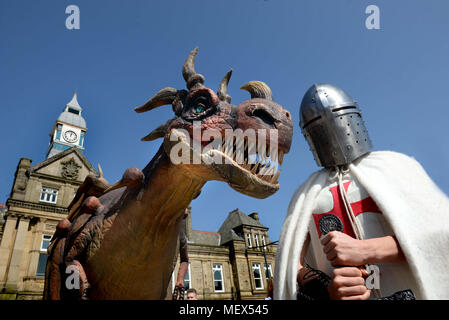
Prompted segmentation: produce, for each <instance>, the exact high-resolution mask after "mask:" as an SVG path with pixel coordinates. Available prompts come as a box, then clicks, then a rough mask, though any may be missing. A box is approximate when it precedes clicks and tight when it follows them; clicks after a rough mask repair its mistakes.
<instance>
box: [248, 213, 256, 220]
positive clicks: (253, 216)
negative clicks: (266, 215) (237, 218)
mask: <svg viewBox="0 0 449 320" xmlns="http://www.w3.org/2000/svg"><path fill="white" fill-rule="evenodd" d="M248 216H250V217H251V218H253V219H254V220H256V221H259V214H258V213H257V212H253V213H250V214H249V215H248Z"/></svg>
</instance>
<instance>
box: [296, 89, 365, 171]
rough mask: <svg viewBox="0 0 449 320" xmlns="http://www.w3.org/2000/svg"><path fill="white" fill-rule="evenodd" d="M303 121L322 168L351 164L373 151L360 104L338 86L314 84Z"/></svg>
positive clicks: (304, 101)
mask: <svg viewBox="0 0 449 320" xmlns="http://www.w3.org/2000/svg"><path fill="white" fill-rule="evenodd" d="M300 118H301V121H300V126H301V129H302V132H303V134H304V136H305V138H306V139H307V142H308V143H309V145H310V148H311V150H312V152H313V155H314V157H315V160H316V162H317V164H318V165H319V166H322V167H334V166H339V165H345V164H349V163H351V162H352V161H354V160H355V159H357V158H358V157H360V156H362V155H364V154H365V153H367V152H369V151H370V150H371V148H372V144H371V140H370V139H369V136H368V132H367V130H366V127H365V124H364V123H363V120H362V114H361V112H360V109H359V108H358V106H357V102H356V101H355V100H354V99H353V98H352V97H351V96H350V95H348V94H347V93H346V92H344V91H343V90H342V89H340V88H338V87H336V86H333V85H331V84H314V85H313V86H312V87H311V88H310V89H309V90H307V92H306V94H305V95H304V97H303V99H302V102H301V110H300Z"/></svg>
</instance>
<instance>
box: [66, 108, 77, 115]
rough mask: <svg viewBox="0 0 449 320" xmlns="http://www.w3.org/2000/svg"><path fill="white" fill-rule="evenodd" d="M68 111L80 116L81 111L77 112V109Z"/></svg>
mask: <svg viewBox="0 0 449 320" xmlns="http://www.w3.org/2000/svg"><path fill="white" fill-rule="evenodd" d="M68 111H69V112H70V113H73V114H80V112H79V110H76V109H73V108H69V110H68Z"/></svg>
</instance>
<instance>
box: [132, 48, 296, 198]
mask: <svg viewBox="0 0 449 320" xmlns="http://www.w3.org/2000/svg"><path fill="white" fill-rule="evenodd" d="M197 52H198V48H195V49H194V50H193V51H192V52H191V53H190V54H189V56H188V57H187V59H186V61H185V63H184V66H183V70H182V74H183V77H184V79H185V81H186V83H187V90H177V89H174V88H164V89H162V90H160V91H159V92H158V93H156V94H155V95H154V96H153V97H152V98H151V99H150V100H148V101H147V102H146V103H145V104H143V105H142V106H140V107H137V108H135V111H136V112H138V113H141V112H146V111H149V110H152V109H154V108H157V107H160V106H163V105H171V106H172V109H173V112H174V114H175V116H174V117H173V118H172V119H170V120H168V121H167V122H166V123H165V124H163V125H161V126H159V127H157V128H156V129H155V130H153V131H152V132H151V133H150V134H148V135H147V136H146V137H144V138H142V140H143V141H152V140H155V139H158V138H163V139H164V142H163V145H164V149H165V152H166V153H167V155H169V157H170V160H171V162H172V163H173V164H175V165H179V166H182V168H183V169H185V170H187V171H190V172H191V173H192V174H194V175H196V176H201V177H203V178H204V179H205V180H220V181H225V182H227V183H228V184H229V185H230V186H231V187H232V188H233V189H235V190H236V191H239V192H241V193H244V194H247V195H249V196H252V197H256V198H266V197H268V196H270V195H272V194H274V193H275V192H276V191H277V190H278V189H279V183H278V177H279V174H280V165H281V164H282V160H283V156H284V154H286V153H288V152H289V150H290V145H291V139H292V130H293V127H292V119H291V115H290V113H289V112H288V111H287V110H285V109H284V108H282V107H281V106H280V105H279V104H277V103H276V102H274V101H273V96H272V93H271V90H270V88H269V87H268V86H267V85H266V84H265V83H263V82H259V81H250V82H248V83H247V84H245V85H244V86H243V87H242V88H241V89H244V90H246V91H248V92H249V93H250V94H251V99H250V100H247V101H244V102H243V103H241V104H240V105H238V106H237V105H233V104H231V96H230V95H229V94H228V92H227V86H228V83H229V79H230V77H231V74H232V70H231V71H229V72H228V73H227V74H226V75H225V77H224V78H223V80H222V81H221V83H220V85H219V88H218V90H217V93H215V92H214V91H213V90H211V89H209V88H207V87H205V86H204V85H203V84H204V76H203V75H201V74H198V73H196V71H195V68H194V63H195V58H196V55H197Z"/></svg>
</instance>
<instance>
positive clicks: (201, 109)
mask: <svg viewBox="0 0 449 320" xmlns="http://www.w3.org/2000/svg"><path fill="white" fill-rule="evenodd" d="M204 110H205V107H204V105H202V104H197V105H196V107H195V113H203V112H204Z"/></svg>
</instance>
